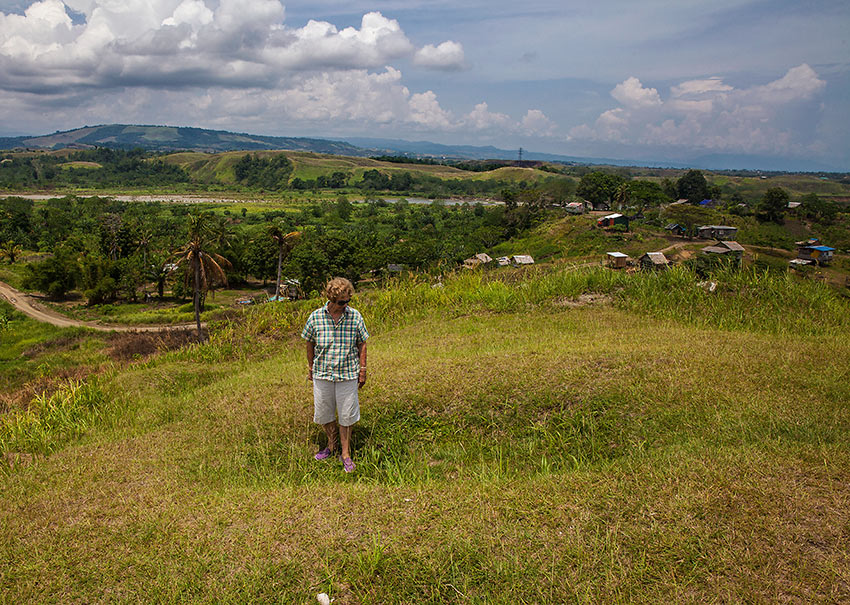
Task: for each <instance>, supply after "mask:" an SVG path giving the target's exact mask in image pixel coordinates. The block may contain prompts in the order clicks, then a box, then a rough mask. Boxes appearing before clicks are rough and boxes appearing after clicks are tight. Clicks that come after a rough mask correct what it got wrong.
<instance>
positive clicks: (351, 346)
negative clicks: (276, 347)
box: [301, 303, 369, 382]
mask: <svg viewBox="0 0 850 605" xmlns="http://www.w3.org/2000/svg"><path fill="white" fill-rule="evenodd" d="M301 338H303V339H304V340H307V341H309V342H312V343H313V345H314V347H315V357H314V358H313V378H319V379H320V380H331V381H333V382H342V381H343V380H356V379H357V377H358V375H359V374H360V356H359V355H358V352H357V345H359V344H360V343H362V342H366V339H367V338H369V332H367V331H366V324H365V322H364V321H363V316H362V315H360V312H359V311H358V310H357V309H352V308H351V307H346V308H345V311H343V313H342V317H340V318H339V321H337V322H334V320H333V317H331V314H330V313H329V312H328V305H327V303H325V306H324V307H322V308H321V309H316V310H315V311H313V312H312V313H311V314H310V317H308V318H307V324H306V325H305V326H304V330H303V331H302V332H301Z"/></svg>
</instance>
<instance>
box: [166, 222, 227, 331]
mask: <svg viewBox="0 0 850 605" xmlns="http://www.w3.org/2000/svg"><path fill="white" fill-rule="evenodd" d="M210 227H211V226H210V224H209V223H208V221H207V217H206V216H205V215H203V214H190V215H189V231H188V237H189V241H187V242H186V244H184V245H183V247H182V248H180V249H179V250H177V252H175V255H176V256H177V264H178V265H183V267H184V272H185V280H186V285H187V286H188V285H189V283H190V282H191V283H192V302H193V303H194V308H195V324H196V325H197V327H198V339H199V340H200V339H201V338H202V333H201V296H202V295H206V293H207V291H208V290H210V289H211V288H213V287H214V286H215V285H216V284H218V283H220V284H223V285H225V286H226V285H227V275H226V274H225V272H224V268H229V267H231V264H230V261H228V260H227V259H226V258H224V257H223V256H221V255H219V254H216V253H215V252H210V251H209V248H210V246H211V242H212V240H213V239H214V237H215V234H214V233H213V232H212V229H211V228H210Z"/></svg>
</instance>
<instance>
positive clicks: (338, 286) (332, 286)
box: [325, 277, 354, 302]
mask: <svg viewBox="0 0 850 605" xmlns="http://www.w3.org/2000/svg"><path fill="white" fill-rule="evenodd" d="M325 296H326V297H327V299H328V300H332V301H334V302H336V301H338V300H339V299H340V298H341V297H343V296H344V297H346V298H349V299H350V298H351V297H352V296H354V286H352V285H351V282H350V281H348V280H347V279H345V278H344V277H334V278H333V279H332V280H331V281H329V282H328V285H326V286H325Z"/></svg>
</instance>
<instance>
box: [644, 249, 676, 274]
mask: <svg viewBox="0 0 850 605" xmlns="http://www.w3.org/2000/svg"><path fill="white" fill-rule="evenodd" d="M638 261H639V262H640V268H641V269H643V270H644V271H646V270H653V271H654V270H657V269H666V268H667V267H668V266H669V265H670V261H669V260H667V257H666V256H664V253H663V252H647V253H646V254H644V255H643V256H641V257H640V258H639V259H638Z"/></svg>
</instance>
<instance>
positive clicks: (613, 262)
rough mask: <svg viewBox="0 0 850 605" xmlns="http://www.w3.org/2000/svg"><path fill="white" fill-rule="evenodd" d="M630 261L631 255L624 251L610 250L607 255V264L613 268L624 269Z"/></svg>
mask: <svg viewBox="0 0 850 605" xmlns="http://www.w3.org/2000/svg"><path fill="white" fill-rule="evenodd" d="M628 262H629V255H628V254H623V253H622V252H608V253H607V254H606V255H605V264H606V265H607V266H608V267H610V268H611V269H623V268H624V267H625V266H626V265H627V264H628Z"/></svg>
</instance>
